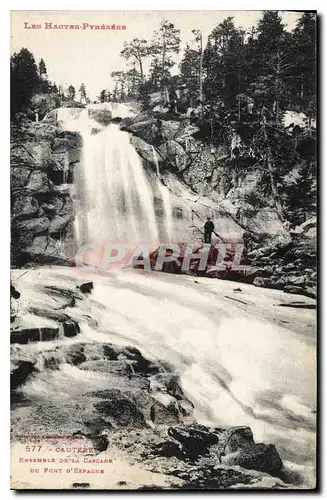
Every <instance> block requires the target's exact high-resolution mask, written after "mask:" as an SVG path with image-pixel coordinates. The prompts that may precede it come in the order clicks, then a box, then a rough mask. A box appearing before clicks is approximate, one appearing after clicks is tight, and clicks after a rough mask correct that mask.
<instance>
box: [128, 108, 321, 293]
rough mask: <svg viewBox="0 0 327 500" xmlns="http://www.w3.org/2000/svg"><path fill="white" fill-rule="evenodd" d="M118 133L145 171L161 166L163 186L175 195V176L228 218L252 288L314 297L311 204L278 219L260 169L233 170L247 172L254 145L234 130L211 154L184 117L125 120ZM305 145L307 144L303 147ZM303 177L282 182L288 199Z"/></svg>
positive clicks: (289, 177) (296, 170)
mask: <svg viewBox="0 0 327 500" xmlns="http://www.w3.org/2000/svg"><path fill="white" fill-rule="evenodd" d="M120 127H121V129H122V130H125V131H128V132H129V133H130V134H131V138H130V140H131V143H132V144H133V145H134V147H135V148H136V150H137V151H138V153H139V155H140V156H141V157H142V159H143V161H144V164H145V165H146V166H147V167H148V168H150V169H153V170H156V169H157V168H158V165H159V170H160V175H161V179H162V182H163V183H164V184H165V185H166V186H168V187H169V189H170V190H171V191H172V192H174V186H173V185H174V183H173V182H172V181H171V179H172V177H171V176H172V175H173V176H174V177H175V178H177V179H178V181H179V182H180V183H181V184H182V185H183V184H184V185H185V186H187V187H188V188H189V189H190V190H191V191H192V192H193V193H194V195H197V199H198V201H200V202H201V199H203V200H204V199H207V200H208V199H209V200H211V202H213V207H214V208H215V210H216V211H217V212H218V213H219V215H218V218H217V219H216V220H218V221H219V219H227V220H228V219H230V220H231V221H232V223H234V224H235V227H238V232H239V234H240V235H241V237H242V239H243V242H244V243H245V246H246V254H247V257H248V258H249V259H250V261H251V265H252V266H253V272H252V273H251V275H252V280H253V279H254V278H255V279H254V284H255V285H256V286H266V287H271V288H279V289H284V290H285V292H287V291H292V292H293V293H299V294H305V295H309V296H315V294H316V291H315V286H316V282H317V275H316V218H315V212H314V208H312V207H313V206H314V204H313V205H310V206H309V207H306V202H305V200H304V199H303V200H302V199H298V200H297V205H301V203H302V204H303V206H302V207H301V209H298V210H296V212H295V213H293V212H292V211H289V220H285V219H284V218H283V219H282V218H281V217H280V214H279V213H278V210H277V208H276V205H275V203H274V200H273V197H272V196H267V195H266V194H265V191H264V186H263V181H262V170H261V168H260V165H258V168H257V169H252V168H248V167H247V168H239V167H237V168H236V166H235V165H236V164H233V159H235V158H236V157H237V158H238V160H239V161H240V159H241V164H242V162H244V163H245V164H246V165H248V164H249V165H250V167H251V162H252V163H253V160H251V154H252V152H251V146H249V145H247V144H245V143H244V142H243V141H242V139H241V136H240V134H239V133H238V132H237V130H236V129H235V130H233V131H231V132H230V136H229V139H228V141H227V143H226V142H225V143H224V144H221V145H220V146H218V147H216V146H215V147H213V146H210V145H208V144H207V143H206V142H204V141H203V137H202V135H201V134H202V132H201V128H199V127H197V126H195V125H194V124H191V123H190V120H189V118H188V117H186V116H183V115H179V116H175V119H172V117H169V116H168V114H167V115H164V114H162V113H155V112H153V111H149V112H146V113H141V114H138V115H137V116H136V117H133V118H125V119H123V120H122V122H121V124H120ZM297 127H298V128H299V129H300V127H299V126H297ZM300 130H301V129H300ZM296 140H297V141H299V139H296ZM306 140H307V139H306V138H305V137H304V139H303V142H305V141H306ZM294 147H295V146H294ZM154 150H155V155H154V153H153V151H154ZM302 176H305V174H304V173H303V172H300V171H299V168H297V167H296V168H294V169H293V170H291V172H289V173H288V174H287V176H285V179H284V180H283V182H284V185H283V189H284V190H286V191H287V190H289V191H290V193H291V192H292V186H293V189H294V190H295V188H296V187H297V186H298V185H299V184H300V183H301V182H302ZM310 182H311V187H310V189H314V185H315V184H314V179H312V180H311V181H310ZM313 198H314V193H313ZM290 199H292V195H291V194H289V195H288V198H286V199H285V203H286V204H287V203H288V204H290ZM193 209H194V206H193ZM195 210H196V209H195ZM239 278H240V277H239ZM231 279H234V277H231ZM240 279H241V278H240Z"/></svg>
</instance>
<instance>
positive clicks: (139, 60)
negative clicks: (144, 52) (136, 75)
mask: <svg viewBox="0 0 327 500" xmlns="http://www.w3.org/2000/svg"><path fill="white" fill-rule="evenodd" d="M138 62H139V65H140V76H141V81H142V82H143V64H142V59H141V58H140V59H138Z"/></svg>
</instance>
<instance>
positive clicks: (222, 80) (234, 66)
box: [203, 17, 246, 109]
mask: <svg viewBox="0 0 327 500" xmlns="http://www.w3.org/2000/svg"><path fill="white" fill-rule="evenodd" d="M244 37H245V33H244V30H241V29H237V28H236V27H235V25H234V22H233V18H232V17H228V18H227V19H225V20H224V21H223V22H222V23H220V24H219V25H218V26H217V27H216V28H214V30H213V31H212V33H211V34H210V35H209V38H208V44H207V47H206V49H205V51H204V57H203V65H204V71H205V73H206V78H205V82H204V92H205V96H206V98H207V100H209V102H216V101H217V99H218V100H219V101H220V102H221V103H222V104H223V106H224V107H225V108H227V109H233V108H236V106H237V103H236V96H237V95H238V94H239V93H240V92H242V91H243V90H244V84H245V81H246V78H245V76H244V72H245V69H244Z"/></svg>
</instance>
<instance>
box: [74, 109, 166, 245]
mask: <svg viewBox="0 0 327 500" xmlns="http://www.w3.org/2000/svg"><path fill="white" fill-rule="evenodd" d="M91 106H92V109H94V108H95V107H96V108H100V107H102V109H107V110H109V111H110V112H111V114H112V117H117V116H119V117H126V116H130V113H131V111H130V110H129V109H128V107H127V106H125V105H124V104H119V103H105V104H104V105H103V106H102V105H91ZM91 116H92V113H91ZM65 128H66V129H69V130H77V131H79V132H80V133H81V135H82V138H83V150H82V161H81V168H80V169H79V170H77V171H76V173H75V182H76V193H77V196H76V213H77V216H76V228H75V229H76V230H75V233H76V239H77V243H78V244H83V243H104V242H108V241H111V242H121V243H131V244H134V243H136V244H137V243H140V242H147V243H149V244H150V246H151V248H153V249H154V248H156V247H157V246H158V244H159V241H165V242H167V241H170V238H171V232H172V204H171V200H170V198H171V195H170V192H169V190H168V189H167V187H166V186H164V185H163V184H162V182H160V179H158V178H153V174H152V173H151V172H147V171H146V169H144V168H143V165H142V160H141V158H140V156H139V155H138V153H137V152H136V150H135V148H134V146H133V145H132V144H131V143H130V140H129V134H128V132H124V131H122V130H120V128H119V125H117V124H115V123H110V124H109V125H108V126H103V125H101V124H99V123H98V122H97V121H96V120H95V119H93V118H91V117H90V113H89V110H88V107H87V108H85V109H84V110H83V111H82V112H81V113H80V115H79V117H78V118H75V116H73V117H72V119H70V120H69V121H68V122H67V124H66V126H65ZM153 153H154V158H155V163H156V164H157V165H158V160H157V157H156V153H155V150H153ZM158 171H159V167H158ZM157 203H158V205H160V207H159V206H157V205H156V204H157Z"/></svg>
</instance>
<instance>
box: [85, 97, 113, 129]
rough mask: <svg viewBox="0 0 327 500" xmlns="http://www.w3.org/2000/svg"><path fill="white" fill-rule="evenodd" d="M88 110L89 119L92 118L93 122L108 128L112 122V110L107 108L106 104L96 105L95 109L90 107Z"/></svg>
mask: <svg viewBox="0 0 327 500" xmlns="http://www.w3.org/2000/svg"><path fill="white" fill-rule="evenodd" d="M87 109H88V114H89V117H90V118H92V120H95V121H96V122H98V123H100V124H101V125H104V126H106V125H109V123H110V122H111V119H112V113H111V111H110V109H109V108H108V107H106V104H105V103H104V104H103V105H96V106H94V107H92V106H88V108H87Z"/></svg>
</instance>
